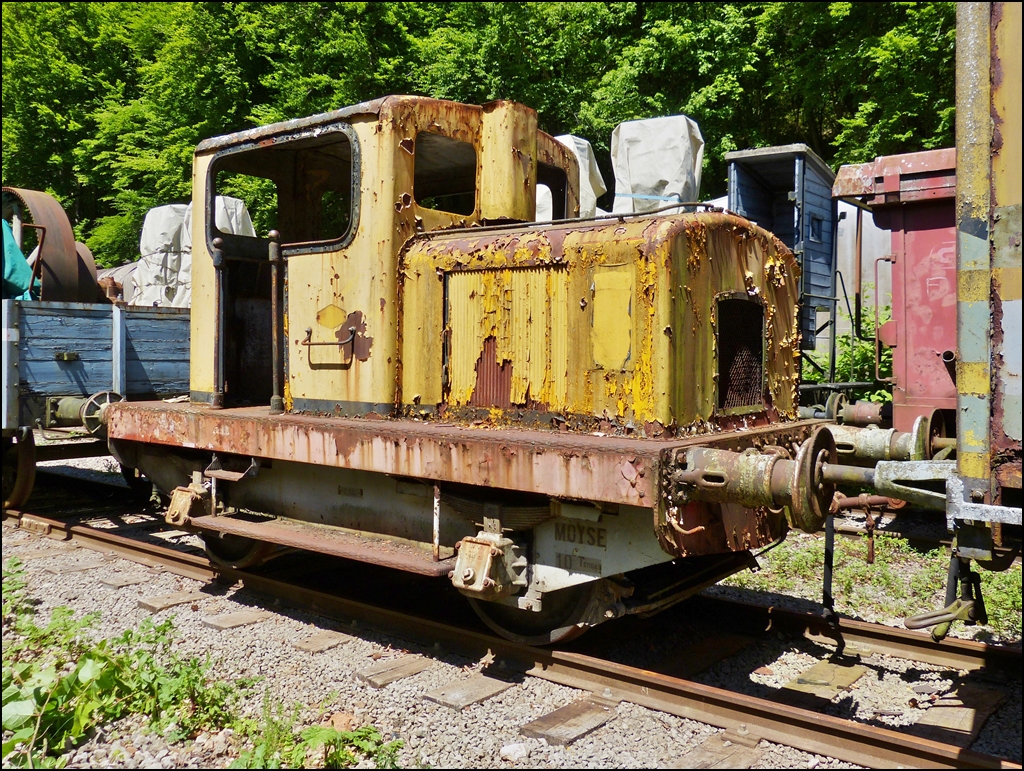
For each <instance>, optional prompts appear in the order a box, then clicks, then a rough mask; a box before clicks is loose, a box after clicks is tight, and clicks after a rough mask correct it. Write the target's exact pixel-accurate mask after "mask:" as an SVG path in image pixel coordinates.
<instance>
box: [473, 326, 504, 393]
mask: <svg viewBox="0 0 1024 771" xmlns="http://www.w3.org/2000/svg"><path fill="white" fill-rule="evenodd" d="M497 349H498V342H497V340H496V339H495V338H494V337H493V336H492V337H488V338H487V339H486V340H484V347H483V350H482V351H481V352H480V358H479V359H477V362H476V386H475V387H474V388H473V396H472V397H471V398H470V400H469V403H470V404H471V405H472V406H474V407H501V408H502V409H508V408H511V407H512V401H511V399H510V396H511V394H512V362H510V361H508V360H504V361H501V362H500V363H499V362H498V350H497Z"/></svg>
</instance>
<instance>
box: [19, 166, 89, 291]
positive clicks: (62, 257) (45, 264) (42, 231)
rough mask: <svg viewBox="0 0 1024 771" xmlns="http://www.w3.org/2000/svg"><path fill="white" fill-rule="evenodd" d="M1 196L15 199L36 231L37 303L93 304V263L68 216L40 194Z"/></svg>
mask: <svg viewBox="0 0 1024 771" xmlns="http://www.w3.org/2000/svg"><path fill="white" fill-rule="evenodd" d="M3 193H4V196H5V197H6V196H8V195H11V196H14V197H15V198H17V199H18V201H20V202H21V206H22V210H23V211H24V212H27V213H28V214H29V215H30V218H31V222H32V224H33V225H35V226H36V227H37V228H38V229H39V235H38V237H39V242H40V244H41V248H40V250H39V259H40V260H41V261H42V262H41V263H40V264H39V265H38V266H36V270H35V272H34V275H35V276H38V278H39V279H40V282H41V290H40V298H39V299H40V300H48V301H52V302H96V301H98V300H99V299H100V289H99V285H98V284H97V283H96V263H95V262H94V261H93V257H92V252H90V251H89V250H88V248H86V246H85V244H79V243H76V241H75V234H74V231H72V229H71V222H70V221H69V220H68V215H67V214H65V213H64V209H63V207H62V206H61V205H60V203H58V202H57V199H55V198H54V197H53V196H52V195H50V194H49V193H44V192H42V191H39V190H25V189H22V188H18V187H6V186H5V187H4V188H3Z"/></svg>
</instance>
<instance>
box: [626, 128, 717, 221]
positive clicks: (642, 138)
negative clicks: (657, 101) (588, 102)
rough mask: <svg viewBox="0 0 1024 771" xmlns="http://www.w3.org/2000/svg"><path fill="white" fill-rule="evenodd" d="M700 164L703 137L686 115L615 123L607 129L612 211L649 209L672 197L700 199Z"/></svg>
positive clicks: (665, 203) (660, 205)
mask: <svg viewBox="0 0 1024 771" xmlns="http://www.w3.org/2000/svg"><path fill="white" fill-rule="evenodd" d="M703 162H704V138H703V137H702V136H701V134H700V128H698V126H697V124H696V123H695V122H694V121H692V120H691V119H690V118H687V117H686V116H685V115H669V116H667V117H664V118H649V119H647V120H634V121H629V122H627V123H620V124H619V125H618V126H616V127H615V130H614V131H612V168H613V169H614V170H615V203H614V205H613V207H612V211H613V212H615V213H617V214H618V213H627V212H643V211H651V210H653V209H660V208H663V207H665V206H668V205H669V204H671V202H672V201H696V200H699V199H698V198H697V196H698V195H699V194H700V170H701V165H702V164H703ZM667 213H668V212H667Z"/></svg>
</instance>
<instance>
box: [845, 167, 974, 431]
mask: <svg viewBox="0 0 1024 771" xmlns="http://www.w3.org/2000/svg"><path fill="white" fill-rule="evenodd" d="M955 193H956V149H955V148H948V149H942V150H929V151H927V152H923V153H907V154H904V155H892V156H886V157H882V158H877V159H875V160H874V161H872V162H871V163H866V164H862V165H859V166H843V167H842V168H841V169H840V170H839V175H838V177H837V178H836V182H835V185H834V186H833V188H832V195H833V196H834V197H859V198H861V200H863V201H864V202H866V203H867V204H868V205H869V206H871V208H872V211H873V213H874V219H875V223H876V224H877V225H878V226H879V227H881V228H883V229H886V230H889V231H891V234H892V235H891V244H892V246H891V249H892V253H891V260H890V262H891V264H892V320H891V321H889V322H887V323H885V324H883V325H882V326H881V327H880V328H879V330H878V335H879V338H880V339H881V340H883V342H885V344H886V345H889V346H891V347H892V349H893V377H894V380H895V387H894V388H893V424H894V426H895V427H896V428H897V429H898V430H900V431H910V430H911V428H912V427H913V424H914V421H915V420H916V419H917V418H918V417H920V416H922V415H929V414H930V413H931V411H932V410H935V409H944V410H950V411H952V410H955V409H956V384H955V383H954V381H953V372H952V371H951V368H950V367H947V364H946V361H947V360H949V361H952V360H953V358H954V356H955V351H956V334H957V330H956V314H955V312H954V310H955V307H956V290H957V283H956V218H955V211H954V200H953V197H954V195H955ZM876 270H877V268H876Z"/></svg>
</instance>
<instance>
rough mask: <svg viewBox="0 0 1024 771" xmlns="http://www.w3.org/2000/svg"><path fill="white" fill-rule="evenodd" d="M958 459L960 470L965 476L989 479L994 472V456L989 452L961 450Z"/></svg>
mask: <svg viewBox="0 0 1024 771" xmlns="http://www.w3.org/2000/svg"><path fill="white" fill-rule="evenodd" d="M958 461H959V466H958V470H959V472H960V474H961V475H963V476H965V477H968V478H972V479H988V477H989V475H990V474H991V473H992V457H991V455H990V454H989V453H987V452H961V453H958Z"/></svg>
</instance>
